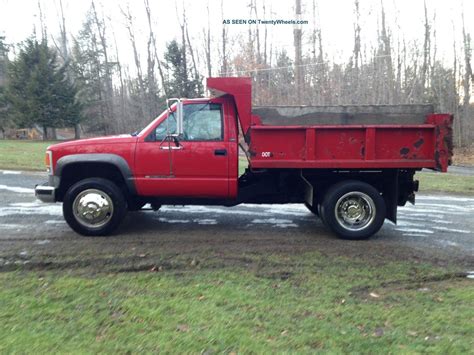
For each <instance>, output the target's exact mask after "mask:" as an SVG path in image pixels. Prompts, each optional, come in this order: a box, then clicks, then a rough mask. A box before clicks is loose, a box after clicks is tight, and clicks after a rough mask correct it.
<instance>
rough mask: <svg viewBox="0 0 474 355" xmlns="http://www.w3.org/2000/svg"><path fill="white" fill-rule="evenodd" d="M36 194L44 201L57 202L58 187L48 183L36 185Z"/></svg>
mask: <svg viewBox="0 0 474 355" xmlns="http://www.w3.org/2000/svg"><path fill="white" fill-rule="evenodd" d="M35 196H36V198H37V199H38V200H40V201H42V202H56V188H55V187H53V186H50V185H48V183H44V184H41V185H36V186H35Z"/></svg>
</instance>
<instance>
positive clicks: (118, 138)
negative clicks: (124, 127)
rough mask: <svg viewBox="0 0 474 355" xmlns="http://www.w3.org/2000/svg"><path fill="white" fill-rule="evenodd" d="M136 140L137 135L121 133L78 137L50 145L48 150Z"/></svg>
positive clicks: (133, 141)
mask: <svg viewBox="0 0 474 355" xmlns="http://www.w3.org/2000/svg"><path fill="white" fill-rule="evenodd" d="M136 140H137V137H135V136H132V135H130V134H121V135H116V136H108V137H97V138H87V139H78V140H74V141H67V142H62V143H57V144H53V145H50V146H49V147H48V148H47V150H56V149H62V148H70V147H77V146H85V145H103V144H117V143H135V142H136Z"/></svg>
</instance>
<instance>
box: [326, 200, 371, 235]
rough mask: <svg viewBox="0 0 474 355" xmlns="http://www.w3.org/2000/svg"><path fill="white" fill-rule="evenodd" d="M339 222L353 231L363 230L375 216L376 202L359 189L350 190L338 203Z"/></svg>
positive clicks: (336, 210)
mask: <svg viewBox="0 0 474 355" xmlns="http://www.w3.org/2000/svg"><path fill="white" fill-rule="evenodd" d="M335 214H336V220H337V222H338V223H339V224H340V225H341V226H342V227H343V228H345V229H348V230H351V231H357V230H362V229H364V228H366V227H367V226H369V225H370V224H371V223H372V221H373V220H374V218H375V203H374V201H373V200H372V199H371V198H370V197H369V196H368V195H366V194H364V193H362V192H358V191H354V192H349V193H347V194H345V195H344V196H342V197H341V198H340V199H339V200H338V201H337V203H336V206H335Z"/></svg>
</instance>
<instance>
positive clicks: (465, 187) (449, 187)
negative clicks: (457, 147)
mask: <svg viewBox="0 0 474 355" xmlns="http://www.w3.org/2000/svg"><path fill="white" fill-rule="evenodd" d="M415 179H417V180H419V181H420V191H422V192H423V191H443V192H455V193H467V194H474V176H464V175H456V174H439V173H416V175H415Z"/></svg>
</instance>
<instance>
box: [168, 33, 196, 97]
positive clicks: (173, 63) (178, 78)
mask: <svg viewBox="0 0 474 355" xmlns="http://www.w3.org/2000/svg"><path fill="white" fill-rule="evenodd" d="M164 58H165V63H163V65H164V67H165V69H166V70H167V72H168V78H167V80H166V83H165V85H166V92H167V93H168V96H169V97H199V96H202V94H203V87H202V82H201V81H202V77H201V76H193V75H192V73H191V72H190V70H188V69H187V68H190V66H188V65H186V64H187V63H185V61H186V56H185V53H184V48H183V47H182V46H180V45H179V44H178V42H176V40H173V41H171V42H170V43H168V45H167V46H166V53H165V55H164Z"/></svg>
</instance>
